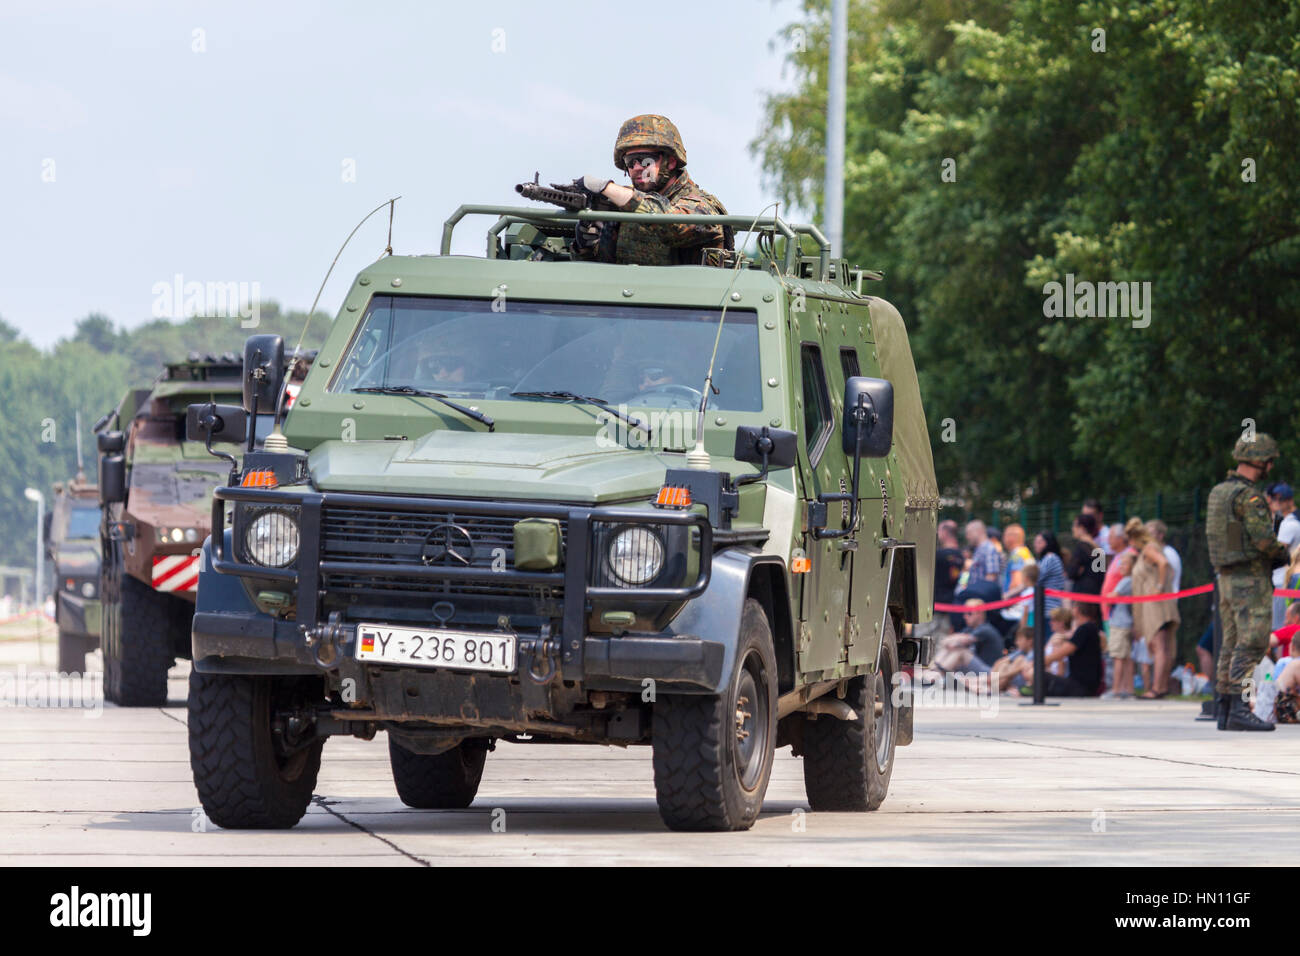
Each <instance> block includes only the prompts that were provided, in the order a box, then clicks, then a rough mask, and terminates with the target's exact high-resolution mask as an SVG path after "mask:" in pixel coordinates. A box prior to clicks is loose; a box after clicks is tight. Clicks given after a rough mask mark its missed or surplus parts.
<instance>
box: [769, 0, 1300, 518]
mask: <svg viewBox="0 0 1300 956" xmlns="http://www.w3.org/2000/svg"><path fill="white" fill-rule="evenodd" d="M878 11H879V12H878V13H873V12H872V9H871V7H870V6H869V5H868V4H866V3H854V4H852V5H851V7H850V19H849V26H850V42H849V53H850V61H849V95H848V130H847V146H848V155H847V162H846V177H845V178H846V183H847V188H846V202H845V210H846V212H845V236H846V239H845V246H846V254H847V255H848V256H849V258H850V259H851V260H854V261H860V262H861V263H862V264H863V265H866V266H872V267H877V268H881V269H882V270H883V271H884V272H885V274H886V281H885V283H884V284H883V286H882V288H881V291H882V294H884V295H886V296H888V297H889V298H891V299H892V300H894V301H895V302H896V303H897V304H898V305H899V306H900V308H901V309H902V310H903V313H904V316H905V317H906V318H907V319H908V322H909V327H910V329H911V332H912V336H913V345H914V349H915V351H916V355H917V363H918V367H919V368H920V370H921V378H922V388H923V391H924V396H925V401H926V411H927V415H928V418H929V421H930V426H931V429H932V437H933V439H934V444H935V451H936V467H937V468H938V470H939V478H940V482H941V485H942V486H943V487H944V488H945V489H947V490H949V491H965V492H967V493H969V494H970V495H971V497H972V498H974V499H975V501H976V503H983V502H987V501H988V500H990V499H992V498H995V497H1004V496H1011V495H1017V494H1021V493H1024V492H1026V491H1030V490H1032V491H1033V492H1035V493H1036V494H1037V495H1039V496H1045V497H1049V498H1050V497H1057V496H1061V497H1069V496H1078V495H1082V494H1084V493H1089V492H1091V493H1097V494H1103V495H1105V494H1111V493H1115V492H1117V491H1124V490H1146V489H1155V488H1160V487H1169V486H1170V485H1182V486H1186V487H1191V486H1193V485H1196V484H1201V485H1205V484H1208V483H1210V482H1211V481H1212V480H1214V479H1215V477H1216V476H1215V471H1216V468H1211V467H1207V466H1208V463H1209V462H1218V461H1223V460H1224V457H1225V456H1224V451H1225V449H1226V448H1227V447H1228V443H1229V442H1230V441H1231V440H1233V439H1235V437H1236V435H1237V433H1238V432H1239V431H1240V430H1241V420H1242V419H1245V418H1252V419H1254V420H1255V421H1256V422H1257V424H1258V427H1260V428H1261V429H1267V428H1272V429H1273V430H1274V431H1275V432H1281V433H1282V437H1283V440H1284V450H1286V451H1287V452H1288V453H1290V454H1294V453H1296V452H1300V446H1297V445H1296V444H1294V442H1295V440H1294V439H1292V438H1290V437H1289V436H1287V435H1286V429H1285V426H1286V422H1287V419H1288V418H1292V417H1294V413H1295V412H1296V410H1297V408H1296V401H1295V398H1294V394H1293V392H1292V390H1291V389H1290V388H1289V387H1286V386H1287V384H1288V383H1289V382H1290V380H1291V378H1292V372H1291V370H1292V369H1294V368H1296V367H1297V359H1300V345H1296V344H1293V342H1294V338H1293V337H1290V336H1288V335H1287V334H1286V333H1287V329H1286V328H1285V327H1284V326H1283V322H1284V321H1285V318H1286V317H1288V316H1290V315H1294V314H1295V305H1296V294H1297V278H1298V277H1300V269H1297V263H1296V254H1297V243H1296V237H1297V224H1296V222H1297V221H1296V217H1295V215H1294V210H1295V208H1296V205H1297V202H1296V200H1297V198H1300V197H1297V195H1296V190H1297V185H1296V183H1295V181H1294V178H1292V177H1291V176H1290V175H1289V174H1288V173H1287V172H1284V169H1286V164H1287V162H1288V159H1289V158H1290V157H1293V156H1294V155H1296V147H1297V145H1298V144H1297V142H1296V138H1297V135H1300V122H1297V113H1296V110H1297V105H1296V104H1297V101H1298V99H1300V97H1297V92H1300V91H1298V90H1297V79H1296V77H1297V72H1296V70H1297V61H1298V51H1300V45H1297V43H1296V40H1295V37H1296V36H1297V35H1298V34H1300V30H1297V26H1300V24H1298V23H1297V4H1296V3H1295V2H1294V0H1293V2H1290V3H1284V4H1273V5H1269V4H1262V3H1260V4H1255V3H1247V4H1239V5H1237V6H1235V7H1233V8H1232V10H1231V11H1227V10H1226V9H1225V8H1221V7H1210V8H1206V9H1203V8H1202V6H1201V5H1199V4H1195V3H1191V2H1185V3H1180V2H1138V3H1130V4H1129V5H1128V6H1126V7H1125V8H1123V9H1122V10H1121V9H1119V8H1115V7H1111V6H1108V5H1104V4H1095V3H1094V4H1083V5H1078V4H1074V3H1065V2H1064V0H1018V2H1015V3H1012V4H1011V5H1010V6H1006V5H993V4H981V3H973V2H964V3H963V2H937V0H929V2H925V0H922V2H906V3H898V2H895V3H889V2H885V3H883V4H881V5H880V6H879V8H878ZM804 18H805V22H804V23H802V24H800V25H799V26H800V28H801V29H802V30H803V31H804V34H805V36H806V37H807V38H808V42H807V43H806V44H805V48H804V49H803V50H798V49H795V50H794V51H792V53H791V54H790V62H791V65H792V66H793V67H794V68H795V73H796V76H797V85H796V88H795V90H794V91H793V92H791V93H787V94H779V95H775V96H772V97H770V98H769V100H768V104H767V114H768V124H767V129H768V131H767V132H766V133H764V134H763V135H761V136H760V137H758V138H757V139H756V140H755V141H754V143H752V144H751V148H752V149H753V150H754V152H755V153H756V154H757V155H760V156H761V157H762V158H763V160H764V164H765V166H766V168H768V169H769V170H770V171H771V176H772V185H773V186H775V187H776V188H777V189H778V190H779V191H780V194H781V195H782V197H783V198H784V199H785V200H787V201H788V202H792V203H796V204H801V205H812V206H813V207H815V208H819V207H820V203H821V196H820V192H819V190H820V178H821V174H822V169H821V163H822V155H823V153H822V147H823V143H824V125H825V120H824V106H825V94H824V89H823V88H824V77H825V69H826V42H825V37H826V19H827V18H826V4H825V3H824V2H808V3H806V4H805V10H804ZM1098 30H1102V31H1105V32H1104V36H1103V35H1102V34H1099V33H1098V32H1097V31H1098ZM1099 40H1102V41H1104V52H1103V50H1102V48H1101V47H1102V44H1101V43H1099ZM1247 158H1254V159H1255V161H1256V168H1257V169H1258V171H1259V178H1258V179H1257V181H1256V182H1254V183H1246V182H1243V181H1242V174H1243V166H1242V163H1243V160H1245V159H1247ZM1067 272H1073V273H1074V274H1075V275H1077V276H1078V277H1079V278H1081V279H1089V280H1092V281H1120V280H1134V281H1149V282H1151V283H1152V286H1151V287H1152V291H1153V295H1154V306H1153V310H1154V311H1153V316H1154V317H1153V321H1152V323H1151V325H1150V326H1148V327H1147V328H1144V329H1135V328H1133V327H1132V324H1131V323H1129V322H1127V321H1124V320H1122V319H1118V318H1109V319H1049V318H1047V317H1046V316H1045V314H1044V289H1043V287H1044V284H1045V283H1046V282H1048V281H1052V280H1053V279H1059V278H1060V277H1061V276H1063V275H1064V274H1065V273H1067ZM948 418H951V419H953V424H954V425H955V430H956V439H957V440H956V441H955V442H954V443H945V442H943V441H942V440H941V438H942V437H943V436H942V434H941V430H942V423H943V421H944V420H945V419H948ZM1225 464H1226V462H1225Z"/></svg>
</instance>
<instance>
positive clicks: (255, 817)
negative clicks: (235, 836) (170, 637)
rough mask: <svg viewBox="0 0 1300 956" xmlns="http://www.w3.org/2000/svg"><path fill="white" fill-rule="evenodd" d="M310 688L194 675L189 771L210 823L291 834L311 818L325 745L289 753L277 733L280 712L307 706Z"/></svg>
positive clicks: (320, 743) (276, 680)
mask: <svg viewBox="0 0 1300 956" xmlns="http://www.w3.org/2000/svg"><path fill="white" fill-rule="evenodd" d="M306 684H307V682H295V680H294V679H293V678H288V679H284V678H271V677H244V676H227V675H216V674H200V673H199V672H198V671H191V672H190V693H189V738H190V769H191V771H193V774H194V786H195V788H196V789H197V790H198V791H199V801H200V802H201V803H202V804H203V811H204V812H205V813H206V814H207V815H208V818H209V819H210V820H212V822H213V823H216V824H217V825H218V826H221V827H225V828H226V829H228V830H251V829H261V830H267V829H287V828H289V827H291V826H293V825H294V824H296V823H297V822H298V821H299V820H301V819H302V816H303V814H304V813H306V812H307V806H308V805H309V804H310V803H311V795H312V791H313V790H314V789H315V787H316V777H317V774H318V773H319V772H320V759H321V750H322V749H323V748H324V746H325V740H324V738H317V739H315V740H312V741H311V742H310V743H307V744H305V745H304V746H300V747H295V748H292V749H289V748H286V746H285V745H284V744H283V742H282V741H283V737H284V735H283V733H281V734H279V735H277V734H275V733H273V731H272V718H273V717H274V715H275V707H276V706H279V705H284V704H286V703H288V702H289V701H290V700H292V699H294V698H295V695H297V699H302V697H303V696H305V695H304V693H303V690H304V685H306ZM308 686H309V685H308Z"/></svg>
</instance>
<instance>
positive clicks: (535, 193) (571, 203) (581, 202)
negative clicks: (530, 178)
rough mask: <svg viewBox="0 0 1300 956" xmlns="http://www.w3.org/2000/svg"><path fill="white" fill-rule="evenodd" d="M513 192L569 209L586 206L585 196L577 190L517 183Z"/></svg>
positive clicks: (526, 197)
mask: <svg viewBox="0 0 1300 956" xmlns="http://www.w3.org/2000/svg"><path fill="white" fill-rule="evenodd" d="M515 192H517V193H519V194H520V195H521V196H523V197H524V198H525V199H534V200H536V201H538V202H548V203H551V204H552V205H555V206H563V207H564V208H565V209H569V210H575V209H585V208H586V206H587V197H586V196H584V195H583V194H582V193H580V192H578V191H577V190H574V191H569V190H567V189H555V188H553V187H549V186H541V185H538V184H537V183H519V184H517V185H516V186H515Z"/></svg>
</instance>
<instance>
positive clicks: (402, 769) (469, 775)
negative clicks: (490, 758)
mask: <svg viewBox="0 0 1300 956" xmlns="http://www.w3.org/2000/svg"><path fill="white" fill-rule="evenodd" d="M388 762H389V764H390V765H391V766H392V768H393V783H394V784H395V785H396V786H397V795H398V796H399V797H400V798H401V799H402V802H403V803H404V804H406V805H407V806H408V807H413V808H415V809H416V810H464V809H465V808H466V807H468V806H469V805H470V804H471V803H473V802H474V797H475V796H477V795H478V785H479V782H480V781H482V779H483V766H484V764H485V763H486V762H487V741H486V740H477V739H475V740H464V741H461V743H460V744H458V745H457V746H455V747H453V748H452V749H451V750H445V751H443V752H442V753H440V754H417V753H413V752H412V751H410V750H407V749H406V748H405V747H403V746H402V745H401V744H399V743H398V742H397V741H395V740H394V739H393V738H392V737H389V738H388Z"/></svg>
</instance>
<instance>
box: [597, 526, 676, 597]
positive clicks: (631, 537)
mask: <svg viewBox="0 0 1300 956" xmlns="http://www.w3.org/2000/svg"><path fill="white" fill-rule="evenodd" d="M606 559H607V560H608V562H609V570H610V573H611V574H613V575H614V577H615V578H617V579H618V581H619V583H621V584H627V585H632V586H639V585H642V584H645V583H646V582H648V581H652V580H654V579H655V578H656V577H657V576H658V575H659V572H660V571H662V570H663V567H664V543H663V541H662V540H661V539H660V537H659V535H657V534H655V532H653V531H651V530H650V529H649V528H625V529H624V530H622V531H619V532H618V533H616V534H615V535H614V537H613V539H612V540H611V541H610V542H609V548H608V549H607V550H606Z"/></svg>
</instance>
